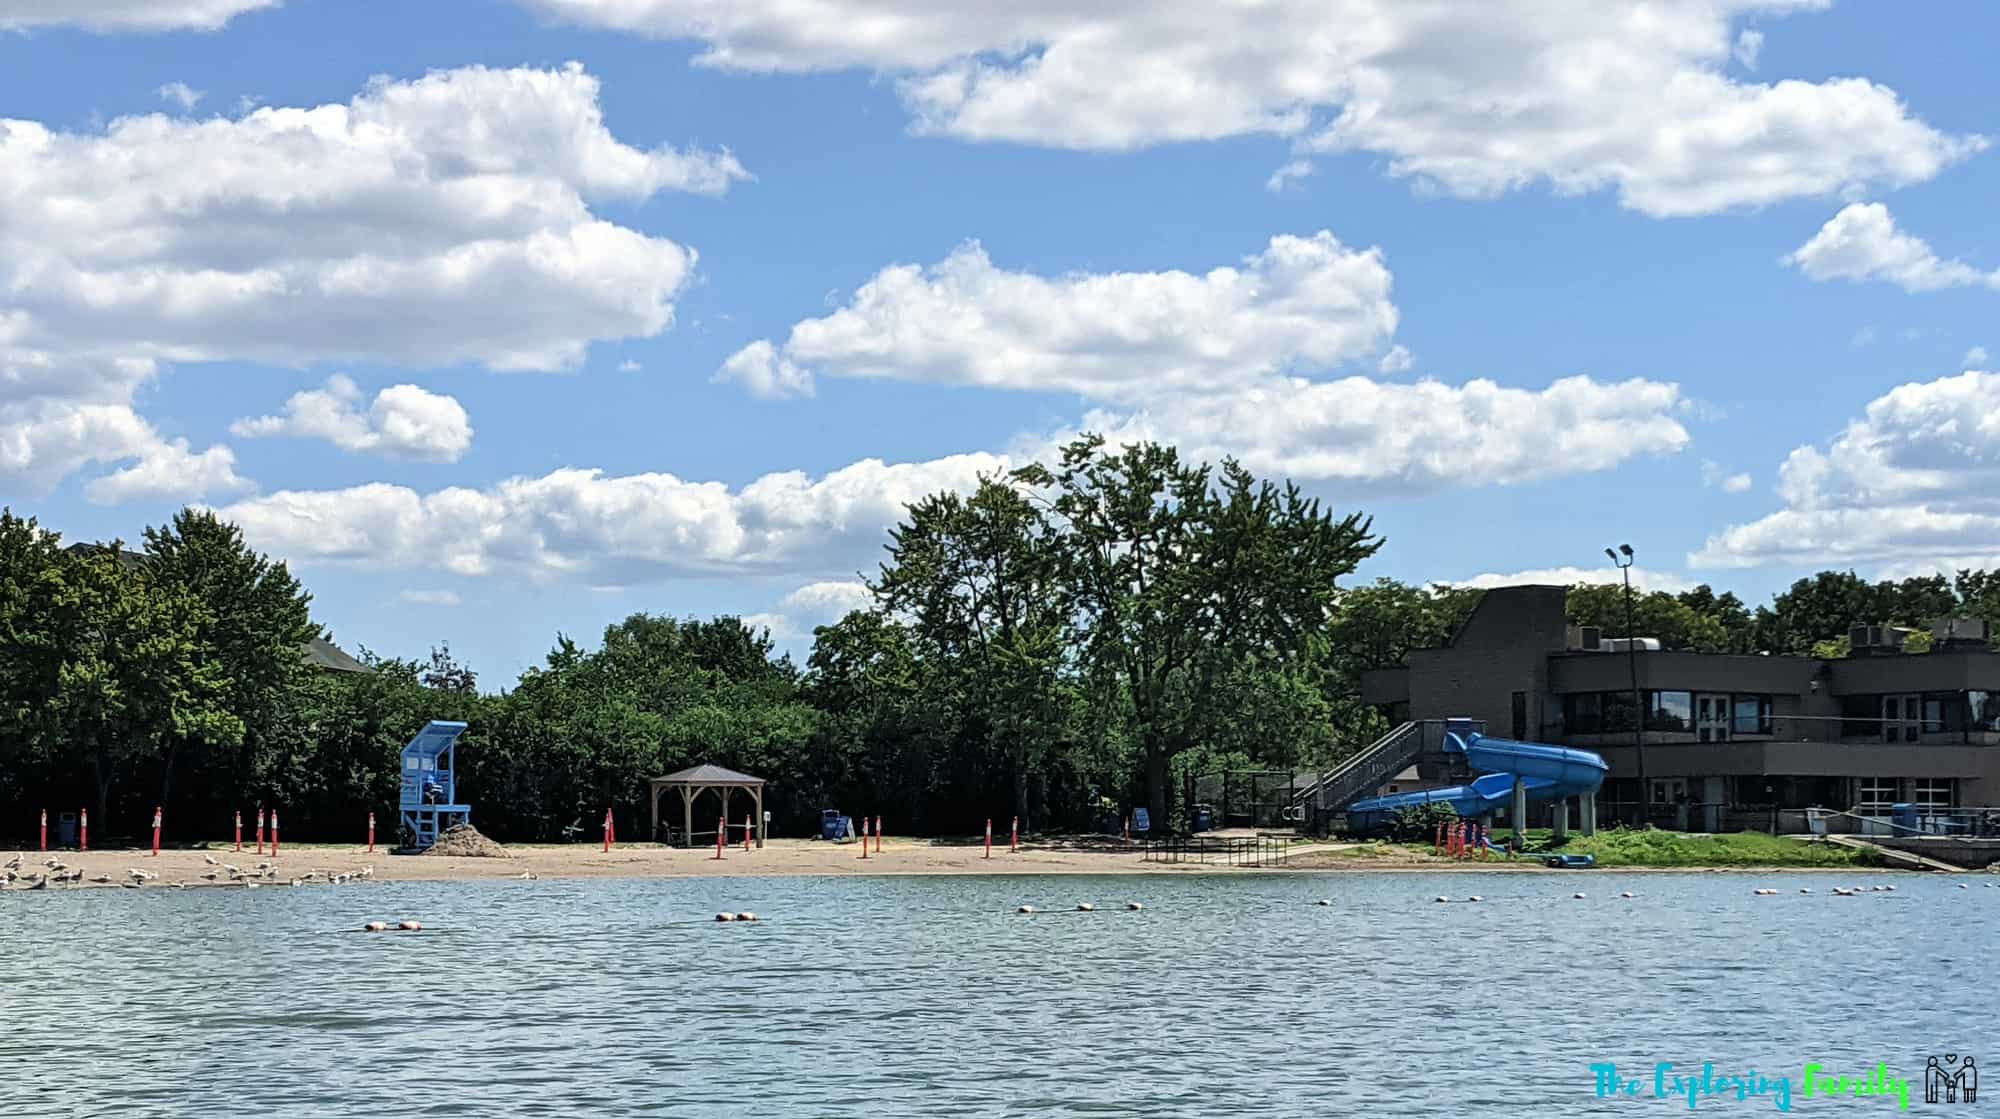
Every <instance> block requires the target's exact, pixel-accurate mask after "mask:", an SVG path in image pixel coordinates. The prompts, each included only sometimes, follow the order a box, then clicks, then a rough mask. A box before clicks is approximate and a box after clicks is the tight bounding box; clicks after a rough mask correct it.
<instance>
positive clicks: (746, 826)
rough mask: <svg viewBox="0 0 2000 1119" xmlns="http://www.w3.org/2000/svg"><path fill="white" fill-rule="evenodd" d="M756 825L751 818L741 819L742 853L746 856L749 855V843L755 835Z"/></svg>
mask: <svg viewBox="0 0 2000 1119" xmlns="http://www.w3.org/2000/svg"><path fill="white" fill-rule="evenodd" d="M756 823H757V820H756V818H755V817H753V816H745V817H743V853H744V854H746V855H747V854H749V853H750V841H751V840H752V839H754V838H756V835H757V828H756Z"/></svg>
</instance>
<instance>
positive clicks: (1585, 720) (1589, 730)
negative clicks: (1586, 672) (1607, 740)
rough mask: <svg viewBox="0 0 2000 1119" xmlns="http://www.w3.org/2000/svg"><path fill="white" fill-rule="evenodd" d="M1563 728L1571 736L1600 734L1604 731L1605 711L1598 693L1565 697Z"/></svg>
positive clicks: (1583, 693) (1581, 693)
mask: <svg viewBox="0 0 2000 1119" xmlns="http://www.w3.org/2000/svg"><path fill="white" fill-rule="evenodd" d="M1563 726H1564V727H1565V728H1567V729H1568V733H1570V734H1598V733H1600V732H1602V731H1603V729H1604V711H1603V707H1602V705H1600V704H1599V703H1598V700H1597V693H1596V692H1580V693H1578V694H1576V695H1566V696H1564V697H1563Z"/></svg>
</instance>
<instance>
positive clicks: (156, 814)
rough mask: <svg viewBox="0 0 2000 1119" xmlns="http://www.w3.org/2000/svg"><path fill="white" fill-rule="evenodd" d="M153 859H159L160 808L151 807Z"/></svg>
mask: <svg viewBox="0 0 2000 1119" xmlns="http://www.w3.org/2000/svg"><path fill="white" fill-rule="evenodd" d="M153 857H154V858H156V859H157V858H159V857H160V806H159V805H157V804H156V805H154V806H153Z"/></svg>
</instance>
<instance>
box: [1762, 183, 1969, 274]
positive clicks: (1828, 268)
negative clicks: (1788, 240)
mask: <svg viewBox="0 0 2000 1119" xmlns="http://www.w3.org/2000/svg"><path fill="white" fill-rule="evenodd" d="M1784 260H1785V263H1787V264H1790V265H1792V266H1794V267H1796V268H1797V269H1798V270H1799V271H1801V272H1804V273H1805V274H1806V275H1807V276H1809V277H1811V278H1813V279H1815V280H1856V281H1860V280H1882V281H1885V282H1887V283H1892V284H1895V285H1896V286H1897V287H1900V288H1902V289H1903V290H1904V291H1908V292H1920V291H1936V290H1938V289H1940V288H1951V287H1990V288H1994V289H2000V270H1995V271H1992V272H1981V271H1980V270H1979V269H1977V268H1974V267H1973V266H1972V265H1970V264H1967V263H1965V262H1964V261H1962V260H1944V259H1941V258H1940V257H1939V256H1938V255H1937V253H1935V252H1933V251H1932V250H1931V247H1930V245H1929V244H1928V243H1927V242H1925V241H1924V240H1923V238H1921V237H1913V236H1911V235H1910V234H1908V233H1904V232H1903V231H1902V230H1900V229H1898V228H1896V219H1895V218H1894V217H1893V216H1891V215H1890V213H1889V208H1888V207H1887V206H1884V205H1882V204H1881V203H1880V202H1857V203H1855V204H1853V205H1851V206H1848V207H1846V208H1845V209H1843V210H1841V211H1840V212H1839V213H1838V214H1835V215H1834V216H1833V217H1832V219H1830V220H1829V221H1828V222H1827V223H1826V224H1825V225H1823V226H1821V227H1820V230H1819V232H1818V233H1815V234H1813V236H1812V239H1811V240H1810V241H1807V242H1806V243H1805V244H1803V245H1800V246H1799V247H1798V248H1797V249H1796V250H1794V251H1793V252H1791V253H1790V254H1788V255H1787V256H1786V257H1785V258H1784Z"/></svg>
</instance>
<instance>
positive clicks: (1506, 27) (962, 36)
mask: <svg viewBox="0 0 2000 1119" xmlns="http://www.w3.org/2000/svg"><path fill="white" fill-rule="evenodd" d="M521 2H522V3H525V4H527V5H528V6H529V7H531V8H533V9H535V10H538V11H540V12H542V13H545V14H547V15H550V16H552V17H555V18H558V19H564V20H569V21H573V22H576V23H580V24H586V25H590V26H597V27H606V28H618V29H624V30H628V31H633V32H638V33H642V34H648V35H652V36H657V37H661V38H670V39H694V40H698V41H700V42H702V43H704V44H705V45H706V48H707V49H706V50H705V52H704V53H703V54H701V55H700V56H699V57H698V59H697V61H698V62H699V63H700V64H702V65H705V66H711V67H716V68H721V69H727V70H735V71H741V72H750V73H758V72H771V71H783V72H803V71H812V70H828V69H844V68H861V69H866V70H870V71H873V72H875V73H878V74H882V75H885V76H888V77H890V78H892V79H894V80H895V82H896V88H897V90H898V92H899V93H900V95H901V96H902V99H903V101H904V103H905V105H906V106H907V108H908V110H909V112H910V114H911V116H912V119H913V128H914V129H915V130H916V131H918V132H920V133H930V134H941V135H949V136H955V137H959V138H963V139H968V140H980V141H994V140H1002V141H1015V142H1022V143H1031V144H1040V145H1048V146H1054V147H1065V148H1081V149H1097V150H1123V149H1131V148H1137V147H1143V146H1147V145H1153V144H1161V143H1170V142H1177V141H1189V140H1213V139H1220V138H1223V137H1231V136H1243V135H1250V134H1268V135H1276V136H1281V137H1288V138H1291V139H1293V140H1294V141H1296V142H1297V144H1298V145H1299V147H1300V148H1301V150H1302V154H1303V153H1307V152H1320V151H1349V150H1356V151H1366V152H1372V153H1377V154H1380V155H1383V156H1386V157H1387V167H1388V169H1389V171H1390V173H1392V174H1395V175H1398V176H1404V177H1410V178H1415V179H1419V180H1422V181H1424V182H1427V183H1430V184H1434V185H1436V186H1438V187H1440V188H1442V189H1444V190H1447V191H1451V192H1453V193H1457V194H1462V195H1475V196H1481V195H1493V194H1498V193H1501V192H1504V191H1509V190H1514V189H1518V188H1521V187H1525V186H1528V185H1530V184H1535V183H1545V184H1547V185H1549V186H1550V187H1552V188H1553V189H1555V190H1556V191H1559V192H1561V193H1566V194H1575V193H1583V192H1590V191H1597V190H1616V191H1617V192H1618V195H1619V197H1620V199H1621V201H1622V202H1623V203H1624V204H1625V205H1626V206H1628V207H1631V208H1633V209H1636V210H1639V211H1643V212H1645V213H1648V214H1652V215H1656V216H1674V215H1688V214H1703V213H1712V212H1715V211H1718V210H1725V209H1731V208H1737V207H1754V206H1762V205H1767V204H1770V203H1774V202H1778V201H1782V200H1785V199H1791V198H1800V197H1813V196H1827V195H1834V194H1838V193H1841V192H1843V191H1846V190H1850V189H1852V188H1855V187H1857V186H1861V185H1876V186H1884V187H1895V186H1901V185H1905V184H1909V183H1915V182H1922V181H1925V180H1928V179H1930V178H1931V177H1933V176H1935V175H1936V174H1938V173H1939V172H1940V171H1941V170H1943V169H1944V168H1945V167H1947V166H1949V165H1951V164H1953V163H1955V162H1957V161H1959V160H1962V159H1964V158H1965V157H1967V156H1968V155H1970V154H1972V153H1973V152H1976V151H1978V150H1980V148H1981V147H1983V146H1984V143H1985V141H1984V140H1983V139H1982V138H1980V137H1973V136H1958V137H1954V136H1949V135H1946V134H1943V133H1940V132H1938V131H1937V130H1935V129H1933V128H1931V127H1929V126H1928V125H1926V124H1924V123H1923V122H1922V121H1921V120H1919V119H1917V118H1916V117H1915V116H1913V115H1912V114H1911V113H1910V111H1909V110H1908V109H1907V108H1906V107H1905V106H1904V105H1903V103H1902V101H1901V100H1900V98H1899V97H1898V96H1897V95H1896V93H1895V92H1894V91H1893V90H1891V89H1888V88H1886V87H1884V86H1881V85H1877V84H1876V83H1874V82H1872V81H1869V80H1867V79H1865V78H1858V77H1848V78H1837V79H1832V80H1828V81H1823V82H1811V81H1800V80H1785V81H1779V82H1772V83H1757V82H1744V81H1738V80H1735V79H1734V78H1733V77H1731V76H1729V75H1728V74H1727V72H1726V71H1727V70H1728V68H1729V66H1730V63H1731V60H1732V56H1733V55H1734V54H1735V53H1736V52H1738V51H1740V50H1741V48H1742V45H1743V43H1744V41H1745V40H1744V38H1743V37H1742V36H1741V35H1740V34H1738V33H1737V31H1736V25H1737V24H1738V22H1739V21H1741V20H1742V19H1743V18H1745V17H1751V16H1758V17H1764V16H1768V17H1777V16H1783V15H1786V14H1789V13H1792V12H1795V11H1801V10H1804V11H1811V10H1815V9H1818V8H1822V7H1825V6H1826V4H1827V3H1828V0H1487V2H1484V3H1478V4H1466V3H1451V2H1442V0H1263V2H1260V3H1255V4H1245V3H1216V2H1214V0H1098V2H1097V3H1092V4H1074V3H1057V2H1051V0H1039V2H1031V3H1019V4H995V3H992V2H990V0H821V2H818V3H813V4H800V3H797V2H796V0H521Z"/></svg>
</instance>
